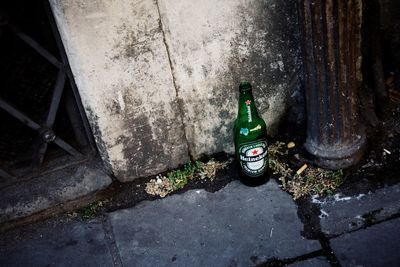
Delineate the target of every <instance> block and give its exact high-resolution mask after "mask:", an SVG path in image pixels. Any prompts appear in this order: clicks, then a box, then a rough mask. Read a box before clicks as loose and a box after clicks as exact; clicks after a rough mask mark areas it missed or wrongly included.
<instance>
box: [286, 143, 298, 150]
mask: <svg viewBox="0 0 400 267" xmlns="http://www.w3.org/2000/svg"><path fill="white" fill-rule="evenodd" d="M295 146H296V144H295V143H294V142H290V143H288V144H287V148H289V149H290V148H294V147H295Z"/></svg>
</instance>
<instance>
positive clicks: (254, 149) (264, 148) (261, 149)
mask: <svg viewBox="0 0 400 267" xmlns="http://www.w3.org/2000/svg"><path fill="white" fill-rule="evenodd" d="M239 161H240V166H241V168H242V170H243V172H244V174H246V175H247V176H250V177H258V176H260V175H262V174H264V173H265V171H266V170H267V167H268V145H267V141H266V140H264V139H261V140H257V141H254V142H249V143H244V144H242V145H240V147H239Z"/></svg>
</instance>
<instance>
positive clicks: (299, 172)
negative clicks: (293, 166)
mask: <svg viewBox="0 0 400 267" xmlns="http://www.w3.org/2000/svg"><path fill="white" fill-rule="evenodd" d="M307 167H308V166H307V164H304V165H303V166H301V168H300V169H298V170H297V172H296V174H298V175H300V174H301V173H302V172H303V171H304V170H305V169H307Z"/></svg>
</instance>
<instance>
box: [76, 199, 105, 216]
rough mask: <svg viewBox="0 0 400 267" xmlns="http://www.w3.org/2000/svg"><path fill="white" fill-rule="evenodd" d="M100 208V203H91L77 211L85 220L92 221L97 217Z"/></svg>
mask: <svg viewBox="0 0 400 267" xmlns="http://www.w3.org/2000/svg"><path fill="white" fill-rule="evenodd" d="M101 206H102V202H100V201H97V202H93V203H91V204H89V205H87V206H86V207H84V208H81V209H79V210H78V214H79V215H80V216H81V217H82V218H83V219H85V220H89V219H92V218H94V217H95V216H96V215H97V213H98V211H99V210H100V207H101Z"/></svg>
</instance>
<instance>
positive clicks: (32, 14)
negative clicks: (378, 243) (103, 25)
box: [0, 0, 96, 187]
mask: <svg viewBox="0 0 400 267" xmlns="http://www.w3.org/2000/svg"><path fill="white" fill-rule="evenodd" d="M95 155H96V149H95V145H94V142H93V139H92V137H91V132H90V128H89V126H88V123H87V120H86V117H85V115H84V111H83V108H82V105H81V102H80V98H79V94H78V91H77V89H76V86H75V83H74V80H73V76H72V73H71V70H70V68H69V65H68V61H67V57H66V55H65V51H64V48H63V45H62V42H61V40H60V36H59V34H58V31H57V27H56V25H55V22H54V19H53V17H52V14H51V12H50V8H49V6H48V3H47V1H21V0H17V1H7V2H5V1H4V2H3V1H2V3H1V4H0V187H4V186H7V185H10V184H14V183H15V182H18V181H21V180H23V179H30V178H32V177H36V176H38V175H42V174H44V173H46V172H51V171H53V170H56V169H57V170H58V169H60V168H63V167H66V166H71V165H73V164H79V163H82V162H85V161H88V160H90V159H93V158H94V156H95Z"/></svg>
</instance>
